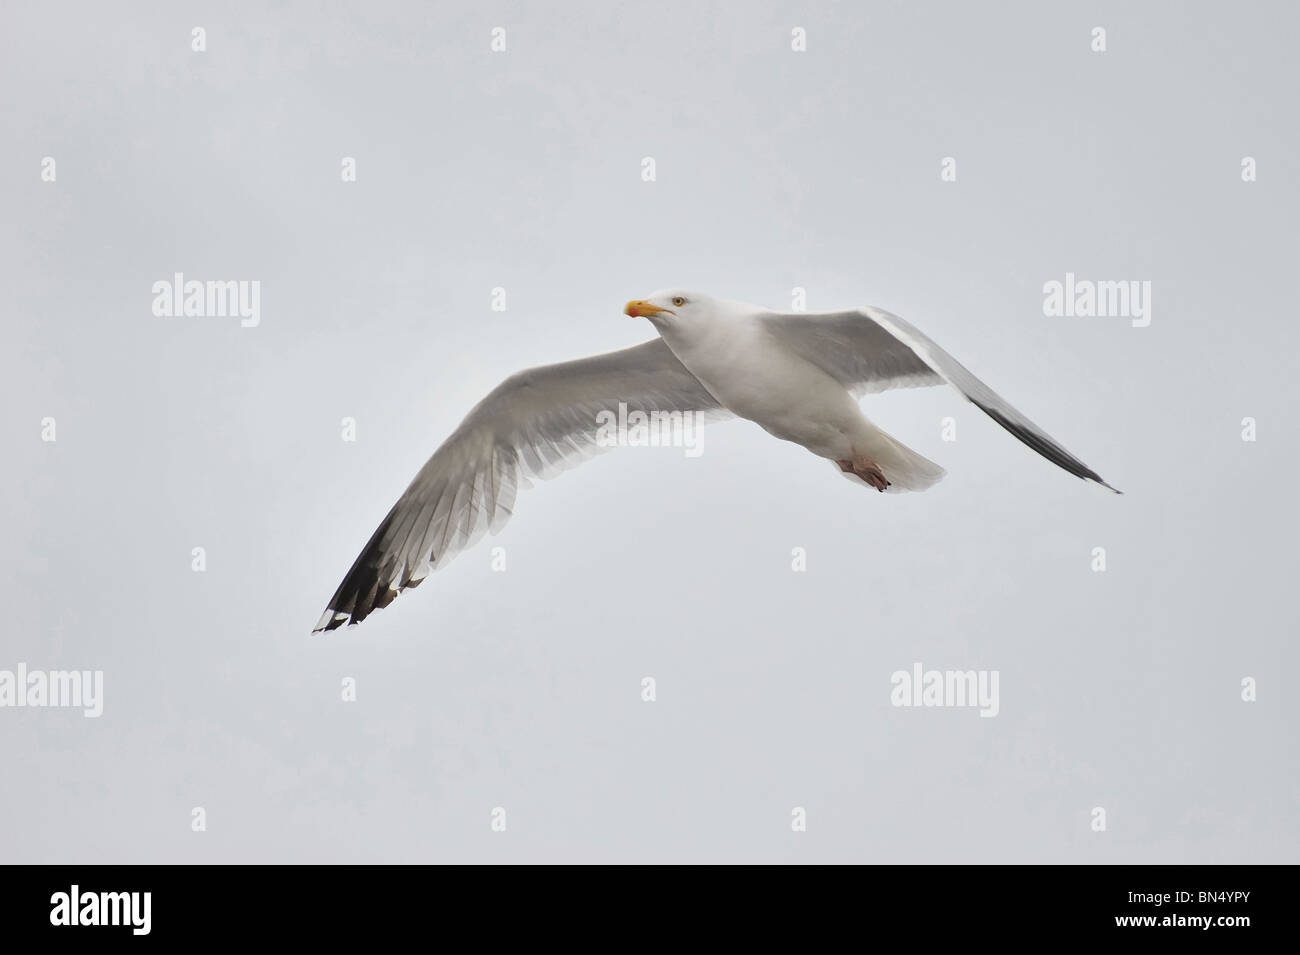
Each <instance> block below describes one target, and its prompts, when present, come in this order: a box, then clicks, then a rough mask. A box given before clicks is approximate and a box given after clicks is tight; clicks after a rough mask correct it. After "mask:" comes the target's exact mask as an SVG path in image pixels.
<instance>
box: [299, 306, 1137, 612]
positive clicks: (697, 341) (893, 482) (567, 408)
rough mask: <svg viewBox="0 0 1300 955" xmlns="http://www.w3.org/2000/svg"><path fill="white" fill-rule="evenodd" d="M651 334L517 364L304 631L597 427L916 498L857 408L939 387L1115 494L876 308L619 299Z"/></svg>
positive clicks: (455, 546)
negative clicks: (819, 461) (806, 454)
mask: <svg viewBox="0 0 1300 955" xmlns="http://www.w3.org/2000/svg"><path fill="white" fill-rule="evenodd" d="M623 311H624V314H626V315H629V316H632V317H634V318H645V319H649V321H650V323H651V324H652V325H653V326H654V329H655V331H656V332H658V337H657V338H654V339H651V340H650V341H648V342H645V343H644V344H641V345H636V346H634V347H632V348H625V349H622V350H621V351H614V352H608V353H607V354H603V355H594V356H592V357H590V358H580V359H577V360H576V361H567V362H561V363H559V364H555V365H543V366H541V367H538V368H529V369H527V370H525V371H521V372H518V373H517V374H514V375H511V376H510V377H509V378H507V379H506V380H505V381H503V382H502V383H501V384H500V385H498V386H497V387H496V388H495V389H494V390H493V391H492V392H490V393H489V394H488V396H487V397H486V398H484V399H483V400H482V401H480V402H479V403H478V404H477V405H476V406H475V407H474V409H473V410H472V411H470V413H469V415H468V416H467V417H466V418H465V420H464V421H462V422H461V424H460V426H459V427H458V428H457V429H456V430H455V431H454V432H452V434H451V437H449V438H448V439H447V440H446V441H444V442H443V444H442V446H441V447H439V448H438V450H437V451H435V452H434V453H433V457H431V458H429V460H428V462H427V463H426V464H425V465H424V467H422V468H421V469H420V472H419V473H418V474H417V475H416V476H415V480H413V481H412V482H411V485H410V487H408V488H407V489H406V491H405V492H404V493H403V494H402V496H401V497H400V498H398V500H397V503H396V504H394V505H393V507H392V509H391V510H390V511H389V512H388V516H387V517H385V518H384V520H383V522H382V523H381V524H380V525H379V527H378V529H377V530H376V531H375V532H374V534H372V535H371V537H370V540H369V541H367V542H366V546H365V547H364V548H362V550H361V554H360V556H359V557H357V559H356V561H355V562H354V563H353V565H352V569H351V570H349V571H348V573H347V576H345V577H344V578H343V582H342V583H341V584H339V587H338V590H336V591H335V592H334V596H333V597H331V598H330V601H329V605H328V606H327V607H326V609H325V612H324V613H323V614H322V615H321V618H320V620H319V622H318V623H317V624H316V627H315V629H314V630H313V632H314V633H318V632H320V631H322V630H333V629H335V628H337V627H340V626H342V625H343V624H344V623H347V624H349V625H353V624H358V623H360V622H361V621H362V620H364V619H366V617H367V616H369V614H370V613H371V612H372V611H374V610H376V609H379V608H383V607H387V606H388V605H389V604H390V603H392V602H393V599H394V598H395V597H396V596H397V595H398V594H399V593H401V592H402V591H403V590H406V589H407V588H413V587H417V586H419V584H420V583H421V582H422V581H423V580H424V579H425V577H427V576H428V575H429V573H430V572H431V571H433V570H436V569H437V568H439V567H441V566H443V565H444V564H446V563H447V562H448V561H449V560H451V558H452V557H454V556H455V555H456V554H457V553H459V552H460V551H462V550H464V549H465V548H467V547H470V546H471V545H473V544H474V543H476V542H477V541H478V540H479V538H481V537H482V536H483V534H484V533H485V532H487V531H489V530H490V531H492V533H494V534H495V533H496V532H497V531H499V530H500V529H501V528H502V526H504V524H505V523H506V521H507V520H509V519H510V517H511V515H512V514H513V513H514V504H515V494H516V491H517V490H518V489H519V488H520V487H525V488H527V487H531V486H532V485H531V483H530V479H533V478H549V477H552V476H554V475H555V474H556V473H558V471H560V470H563V469H564V468H566V467H568V466H570V465H572V464H575V463H578V462H579V461H581V460H584V459H586V458H588V457H590V456H592V455H593V454H594V453H596V452H597V451H600V450H602V449H603V448H602V447H601V446H600V443H599V442H598V440H597V435H598V430H599V427H598V423H597V422H598V417H599V416H600V415H601V413H602V412H605V413H606V414H608V413H609V411H610V409H612V408H617V407H618V406H619V405H620V404H625V405H626V406H627V409H628V410H629V412H631V411H640V412H642V413H643V414H646V415H647V416H648V415H650V414H652V413H656V412H658V413H660V414H663V413H668V414H671V413H674V412H683V413H685V412H690V413H693V414H697V415H701V416H704V417H703V418H702V420H711V419H717V418H727V417H740V418H747V419H748V420H750V421H753V422H754V423H755V424H757V425H758V426H759V427H761V428H762V429H763V430H765V431H767V432H768V433H769V434H772V435H774V436H776V437H778V438H781V439H782V440H785V441H793V442H794V443H795V444H799V445H802V446H803V447H805V448H807V449H808V450H809V451H811V452H812V453H813V454H815V455H817V456H818V457H822V458H826V459H827V460H829V461H831V462H833V464H834V467H835V470H836V472H837V473H839V474H841V475H842V476H843V477H845V478H847V479H848V480H850V481H853V482H855V483H857V484H861V485H863V486H865V487H869V488H874V489H875V490H877V491H880V492H888V493H899V492H903V491H924V490H925V489H926V488H928V487H930V486H932V485H933V484H934V483H935V482H937V481H938V480H939V479H940V478H942V477H943V475H944V473H945V472H944V469H943V468H941V467H940V466H939V465H937V464H935V463H934V462H933V461H930V460H928V459H927V458H925V457H923V456H922V455H920V454H917V453H916V452H915V451H913V450H912V449H911V448H909V447H907V446H905V445H904V444H902V443H901V442H899V441H898V440H897V439H896V438H894V437H892V436H890V435H888V434H886V433H885V432H884V431H882V430H881V429H880V428H878V427H876V426H875V425H874V424H872V423H871V421H869V420H868V419H867V417H866V416H865V415H864V414H863V413H862V410H861V409H860V408H859V406H858V399H859V398H860V397H861V396H862V395H864V394H869V393H874V392H880V391H886V390H888V389H891V388H914V387H928V386H931V385H940V384H944V383H947V384H949V385H952V386H953V387H954V388H955V389H957V391H958V392H959V393H960V394H961V395H962V396H963V397H964V398H966V399H967V400H968V401H970V402H972V403H973V404H974V405H975V406H976V407H978V408H979V409H980V410H981V411H983V412H984V413H985V414H987V415H988V416H989V417H991V418H992V419H993V420H994V421H996V422H997V423H998V424H1000V425H1001V426H1002V427H1003V428H1005V429H1006V430H1007V431H1009V432H1011V433H1012V434H1013V435H1015V436H1016V437H1017V438H1019V439H1020V440H1021V441H1023V442H1024V443H1025V444H1027V445H1028V446H1029V447H1031V448H1033V449H1034V450H1035V451H1037V452H1038V453H1039V454H1041V455H1042V456H1043V457H1045V458H1047V460H1049V461H1051V462H1052V463H1053V464H1056V465H1058V466H1059V467H1061V468H1063V469H1065V470H1066V471H1068V472H1070V473H1071V474H1073V475H1075V476H1076V477H1079V478H1082V479H1084V480H1085V481H1091V482H1093V483H1095V484H1099V485H1101V486H1102V487H1104V488H1107V489H1109V490H1111V491H1115V493H1116V494H1118V493H1120V492H1119V491H1117V490H1116V489H1115V488H1113V487H1111V486H1110V485H1109V484H1107V483H1106V482H1105V481H1103V480H1102V479H1101V478H1100V477H1099V476H1098V475H1097V473H1096V472H1095V471H1093V470H1092V469H1091V468H1089V467H1088V466H1087V465H1085V464H1084V463H1083V462H1082V461H1080V460H1079V459H1078V458H1076V457H1075V456H1074V455H1072V454H1071V453H1070V452H1068V451H1066V450H1065V448H1063V447H1062V446H1061V445H1060V444H1058V443H1057V442H1056V441H1055V440H1054V439H1053V438H1052V437H1051V436H1050V435H1048V434H1047V432H1045V431H1044V430H1043V429H1042V428H1040V427H1038V426H1037V425H1036V424H1034V423H1033V422H1032V421H1030V420H1029V419H1028V418H1026V417H1025V416H1024V415H1023V414H1021V413H1020V412H1019V411H1017V410H1016V409H1015V408H1013V407H1012V406H1011V405H1010V404H1008V403H1007V402H1006V401H1004V400H1003V399H1002V398H1000V397H999V396H998V395H997V394H995V393H994V392H993V390H992V389H990V388H989V387H988V386H987V385H986V384H984V382H982V381H980V380H979V379H978V378H976V377H975V376H974V375H973V374H971V373H970V372H969V371H968V370H967V369H966V368H965V366H963V365H962V364H960V363H959V362H958V361H957V360H956V359H955V358H953V357H952V356H951V355H949V354H948V353H947V352H946V351H944V350H943V349H942V348H940V347H939V346H938V345H936V344H935V343H934V341H932V340H931V339H930V338H929V337H927V336H926V335H925V334H923V333H922V332H920V331H918V330H917V329H916V328H914V327H913V326H912V325H910V324H908V323H907V322H906V321H904V320H903V319H901V318H899V317H898V316H897V315H894V314H892V313H890V312H887V311H885V310H884V309H880V308H874V307H870V306H868V307H865V308H854V309H849V310H848V311H842V312H822V313H812V312H796V313H790V314H785V313H780V312H774V311H771V310H769V309H765V308H761V307H759V306H757V305H749V304H747V303H744V302H733V301H727V300H723V299H717V298H712V297H711V296H708V295H702V294H700V293H698V292H688V291H677V290H667V291H662V292H656V293H655V294H653V295H651V296H650V297H648V298H644V299H637V300H635V301H632V302H628V303H627V306H626V307H625V308H624V310H623Z"/></svg>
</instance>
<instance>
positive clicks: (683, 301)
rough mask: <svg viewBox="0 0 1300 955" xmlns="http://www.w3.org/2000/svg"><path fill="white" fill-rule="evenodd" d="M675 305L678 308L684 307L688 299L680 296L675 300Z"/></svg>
mask: <svg viewBox="0 0 1300 955" xmlns="http://www.w3.org/2000/svg"><path fill="white" fill-rule="evenodd" d="M673 304H674V305H676V306H677V307H678V308H681V307H682V306H683V305H685V304H686V299H684V298H682V297H681V296H680V295H678V296H677V297H676V298H675V299H673Z"/></svg>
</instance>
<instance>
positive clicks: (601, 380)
mask: <svg viewBox="0 0 1300 955" xmlns="http://www.w3.org/2000/svg"><path fill="white" fill-rule="evenodd" d="M620 403H623V404H625V405H626V406H627V410H628V411H629V412H631V411H643V412H646V413H650V412H656V411H657V412H669V413H671V412H693V413H701V414H705V415H707V416H709V417H710V418H715V417H726V416H727V412H726V411H725V410H724V409H722V408H721V407H720V406H719V405H718V403H717V401H716V400H714V398H713V396H712V395H710V394H709V392H708V391H707V390H706V389H705V387H704V386H703V385H702V384H700V382H699V381H698V379H696V378H695V376H694V375H692V374H691V373H690V372H689V371H687V370H686V367H685V366H684V365H683V364H682V363H681V362H680V361H678V360H677V357H676V356H675V355H673V353H672V351H671V350H670V349H669V348H668V346H667V345H665V344H664V342H663V340H662V339H659V338H656V339H654V340H653V341H649V342H646V343H645V344H643V345H637V346H635V347H633V348H626V349H623V350H622V351H616V352H609V353H608V354H605V355H595V356H593V357H591V358H582V359H579V360H577V361H568V362H562V363H560V364H557V365H545V366H543V367H540V368H530V369H528V370H527V371H521V372H519V373H518V374H515V375H511V376H510V377H509V378H507V379H506V380H505V381H503V382H502V383H501V384H500V385H498V386H497V387H496V388H495V389H494V390H493V391H492V392H491V393H490V394H489V395H488V396H487V397H486V398H484V399H483V400H482V401H480V402H479V403H478V405H476V406H475V408H474V410H473V411H471V412H470V413H469V415H468V416H467V417H466V418H465V420H464V421H463V422H461V424H460V426H459V427H458V428H457V429H456V430H455V432H453V433H452V435H451V437H449V438H448V439H447V440H446V441H445V442H443V444H442V446H441V447H440V448H438V450H437V451H435V452H434V454H433V457H431V458H430V459H429V460H428V462H427V463H426V464H425V465H424V467H422V468H421V469H420V473H419V474H417V475H416V476H415V480H414V481H412V482H411V486H410V487H408V488H407V489H406V491H405V492H404V493H403V494H402V496H401V497H400V498H399V499H398V501H397V503H396V504H394V505H393V508H392V510H390V511H389V512H388V516H387V517H385V518H384V520H383V523H381V524H380V525H379V527H378V529H377V530H376V531H375V533H374V534H373V535H371V538H370V540H369V541H368V542H367V543H366V546H365V547H364V548H363V549H362V551H361V555H360V556H359V557H357V559H356V562H355V563H354V564H353V565H352V569H351V570H349V571H348V573H347V576H346V577H344V578H343V583H341V584H339V588H338V590H337V591H335V593H334V596H333V597H331V598H330V602H329V605H328V606H327V607H326V609H325V612H324V614H322V615H321V618H320V621H319V622H318V623H317V624H316V630H317V631H320V630H333V629H334V628H336V627H339V626H342V625H343V624H344V623H345V622H346V623H353V624H356V623H360V622H361V621H362V620H364V619H365V618H366V616H367V615H368V614H369V613H370V612H371V611H372V610H374V609H375V608H377V607H386V606H388V605H389V604H390V603H392V601H393V598H395V597H396V596H397V595H398V594H399V593H400V592H401V591H402V590H404V589H406V588H407V587H415V586H417V585H418V584H419V583H420V582H421V581H422V580H423V579H424V578H425V576H427V575H428V574H429V572H430V571H432V570H435V569H437V568H438V567H440V566H442V565H443V564H445V563H446V562H447V561H449V560H450V559H451V558H452V557H453V556H454V555H455V554H457V553H458V552H460V551H461V550H464V549H465V548H466V547H469V546H470V545H472V544H474V543H475V542H476V541H477V540H478V539H479V538H480V537H482V536H483V534H484V532H485V531H487V530H491V531H492V532H493V533H496V531H498V530H500V529H501V527H502V526H503V525H504V524H505V523H506V521H507V520H509V519H510V516H511V514H512V513H513V508H514V501H515V492H516V491H517V489H518V488H519V487H520V486H523V487H529V486H531V485H530V483H529V479H530V478H548V477H553V476H554V475H555V474H557V473H558V472H559V471H561V470H563V469H564V468H566V467H569V466H571V465H573V464H576V463H578V462H579V461H582V460H585V459H586V458H588V457H590V456H591V455H593V454H595V453H596V452H598V451H600V450H603V449H602V448H600V447H599V446H598V445H597V434H598V431H599V429H600V425H601V423H602V421H603V420H605V419H602V417H601V412H611V413H613V414H615V415H617V414H618V413H619V404H620Z"/></svg>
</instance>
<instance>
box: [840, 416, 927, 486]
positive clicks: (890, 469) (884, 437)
mask: <svg viewBox="0 0 1300 955" xmlns="http://www.w3.org/2000/svg"><path fill="white" fill-rule="evenodd" d="M865 452H866V454H867V456H868V457H869V458H871V460H872V461H873V462H874V463H875V464H876V466H877V467H879V468H880V470H881V471H882V472H883V473H884V475H885V480H887V481H888V482H889V487H887V488H886V489H885V493H886V494H901V493H903V492H904V491H924V490H926V489H927V488H930V487H933V486H934V485H936V484H938V483H939V481H940V480H942V479H943V476H944V475H945V474H947V473H948V472H947V471H945V470H944V469H943V468H942V467H940V466H939V465H937V464H935V463H934V462H933V461H931V460H930V459H929V458H927V457H925V456H924V455H921V454H917V453H916V452H915V451H913V450H912V449H911V448H909V447H908V446H907V445H905V444H903V443H902V442H901V441H899V440H897V439H896V438H893V437H891V436H890V435H888V434H886V433H885V432H883V431H881V430H879V429H878V428H877V429H875V433H874V434H873V435H872V436H871V446H870V447H869V448H867V449H865ZM831 463H832V464H833V465H834V466H835V473H837V474H841V475H843V476H844V477H846V478H848V479H849V480H850V481H852V482H853V483H855V484H861V485H862V486H863V487H867V488H869V487H871V485H870V484H868V483H867V482H866V481H864V480H862V478H860V477H858V476H857V475H856V474H853V473H851V472H847V471H841V470H840V466H839V465H838V464H835V462H834V461H832V462H831Z"/></svg>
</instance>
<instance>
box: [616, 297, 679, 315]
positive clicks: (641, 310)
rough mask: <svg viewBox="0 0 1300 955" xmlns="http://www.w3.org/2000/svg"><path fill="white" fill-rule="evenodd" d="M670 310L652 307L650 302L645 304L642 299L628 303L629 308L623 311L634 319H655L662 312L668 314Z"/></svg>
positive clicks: (656, 306)
mask: <svg viewBox="0 0 1300 955" xmlns="http://www.w3.org/2000/svg"><path fill="white" fill-rule="evenodd" d="M668 311H670V310H669V309H666V308H660V307H659V306H658V305H651V304H650V303H649V302H643V301H641V300H640V299H636V300H635V301H632V302H628V303H627V307H626V308H624V309H623V314H624V315H631V316H632V317H633V318H653V317H654V316H655V315H658V314H659V313H660V312H668Z"/></svg>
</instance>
